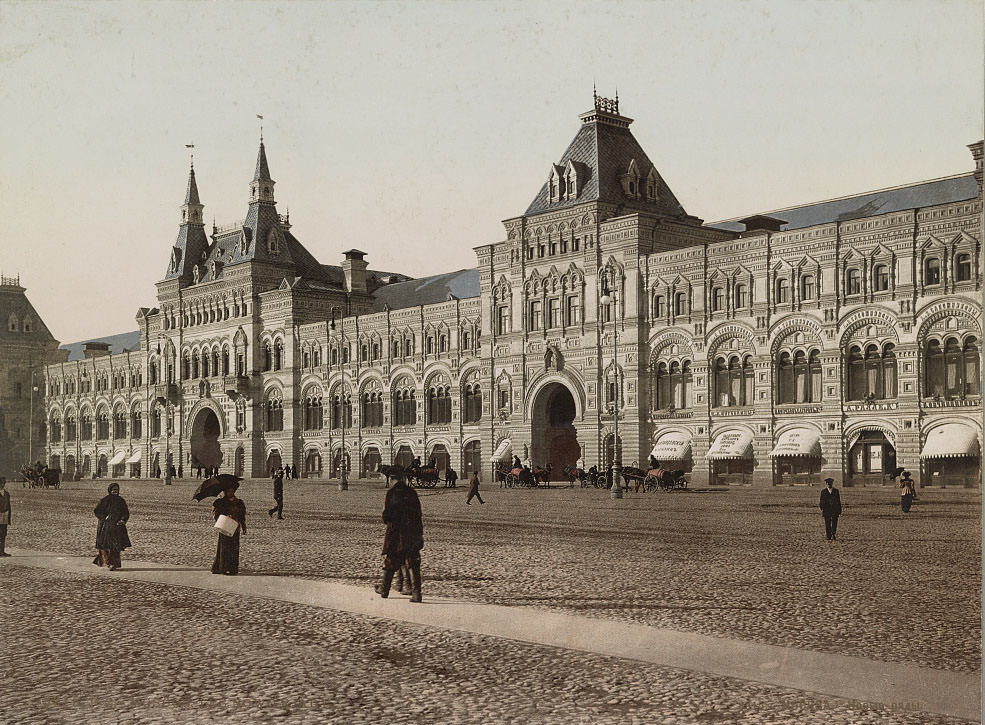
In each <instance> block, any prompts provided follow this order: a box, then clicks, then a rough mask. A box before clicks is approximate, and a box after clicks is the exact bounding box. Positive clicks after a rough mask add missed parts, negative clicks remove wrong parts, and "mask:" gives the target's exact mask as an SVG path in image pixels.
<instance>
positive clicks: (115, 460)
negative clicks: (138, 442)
mask: <svg viewBox="0 0 985 725" xmlns="http://www.w3.org/2000/svg"><path fill="white" fill-rule="evenodd" d="M126 456H127V452H126V451H117V452H116V453H115V454H113V457H112V458H110V459H109V462H108V464H107V465H110V466H118V465H120V464H121V463H123V459H124V458H126Z"/></svg>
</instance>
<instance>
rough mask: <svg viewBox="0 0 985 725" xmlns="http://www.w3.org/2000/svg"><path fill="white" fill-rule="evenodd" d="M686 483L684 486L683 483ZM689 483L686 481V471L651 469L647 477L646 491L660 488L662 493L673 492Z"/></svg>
mask: <svg viewBox="0 0 985 725" xmlns="http://www.w3.org/2000/svg"><path fill="white" fill-rule="evenodd" d="M682 481H683V482H684V483H683V484H682V483H681V482H682ZM686 485H687V481H686V480H685V479H684V471H683V470H677V471H671V470H669V469H666V468H651V469H650V470H649V471H647V475H646V490H647V491H652V490H653V489H655V488H657V487H658V486H659V487H660V490H662V491H671V490H673V489H675V488H684V486H686Z"/></svg>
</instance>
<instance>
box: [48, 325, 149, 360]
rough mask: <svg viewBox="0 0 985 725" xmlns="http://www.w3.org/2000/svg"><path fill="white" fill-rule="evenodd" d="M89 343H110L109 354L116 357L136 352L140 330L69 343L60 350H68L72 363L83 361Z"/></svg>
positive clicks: (60, 346) (138, 345)
mask: <svg viewBox="0 0 985 725" xmlns="http://www.w3.org/2000/svg"><path fill="white" fill-rule="evenodd" d="M87 342H106V343H109V352H110V354H111V355H116V354H118V353H121V352H127V351H130V352H133V351H134V350H139V349H140V330H134V331H133V332H121V333H120V334H119V335H108V336H106V337H99V338H94V339H91V340H82V341H80V342H68V343H65V344H64V345H59V347H58V349H59V350H68V359H69V360H70V361H71V360H82V359H84V358H85V354H84V353H83V349H84V346H85V344H86V343H87Z"/></svg>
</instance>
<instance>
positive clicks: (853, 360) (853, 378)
mask: <svg viewBox="0 0 985 725" xmlns="http://www.w3.org/2000/svg"><path fill="white" fill-rule="evenodd" d="M847 375H848V400H862V399H863V398H864V397H865V360H864V359H863V358H862V348H860V347H859V346H858V345H853V346H852V347H851V349H849V351H848V360H847Z"/></svg>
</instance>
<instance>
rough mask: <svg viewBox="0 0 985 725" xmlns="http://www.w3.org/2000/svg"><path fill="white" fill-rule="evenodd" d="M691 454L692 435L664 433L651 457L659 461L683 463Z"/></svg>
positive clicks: (654, 446)
mask: <svg viewBox="0 0 985 725" xmlns="http://www.w3.org/2000/svg"><path fill="white" fill-rule="evenodd" d="M690 454H691V434H690V433H680V432H677V431H675V432H673V433H664V434H663V435H662V436H660V437H659V438H658V439H657V442H656V443H655V444H654V445H653V450H652V451H650V455H651V456H653V457H654V458H656V459H657V460H658V461H683V460H684V459H685V458H687V457H688V456H689V455H690Z"/></svg>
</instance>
